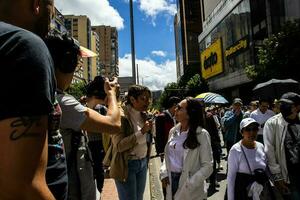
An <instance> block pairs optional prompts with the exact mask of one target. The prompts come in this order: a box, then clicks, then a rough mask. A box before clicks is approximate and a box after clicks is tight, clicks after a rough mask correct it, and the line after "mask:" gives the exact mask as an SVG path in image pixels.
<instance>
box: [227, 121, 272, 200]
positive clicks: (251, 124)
mask: <svg viewBox="0 0 300 200" xmlns="http://www.w3.org/2000/svg"><path fill="white" fill-rule="evenodd" d="M258 127H259V123H257V122H256V121H255V120H254V119H253V118H245V119H243V120H242V121H241V123H240V132H241V134H242V136H243V138H242V140H241V141H239V142H237V143H236V144H234V145H233V146H232V148H231V149H230V151H229V155H228V173H227V181H228V182H227V197H228V200H235V199H238V200H245V199H265V198H261V197H262V196H263V193H262V191H263V189H264V187H265V185H266V184H267V182H268V178H267V176H266V173H265V170H266V166H267V158H266V155H265V152H264V146H263V144H262V143H260V142H257V141H256V136H257V132H258Z"/></svg>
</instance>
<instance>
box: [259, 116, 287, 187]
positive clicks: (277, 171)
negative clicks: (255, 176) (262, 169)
mask: <svg viewBox="0 0 300 200" xmlns="http://www.w3.org/2000/svg"><path fill="white" fill-rule="evenodd" d="M287 125H288V123H287V122H286V121H285V120H284V118H283V116H282V114H281V113H280V114H277V115H275V116H273V117H271V118H270V119H268V121H267V122H266V123H265V126H264V131H263V136H264V145H265V153H266V155H267V160H268V166H269V168H270V171H271V174H272V175H273V176H274V177H273V178H274V179H275V180H278V179H283V180H284V181H285V182H287V183H289V177H288V171H287V166H286V158H285V147H284V139H285V136H286V133H287Z"/></svg>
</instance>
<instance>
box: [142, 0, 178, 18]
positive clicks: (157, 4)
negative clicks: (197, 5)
mask: <svg viewBox="0 0 300 200" xmlns="http://www.w3.org/2000/svg"><path fill="white" fill-rule="evenodd" d="M140 9H141V10H142V11H143V12H145V14H146V15H147V16H149V17H151V18H152V19H155V18H156V16H157V15H158V14H160V13H166V14H169V15H172V16H174V15H175V13H176V12H177V8H176V4H174V3H172V1H170V0H140Z"/></svg>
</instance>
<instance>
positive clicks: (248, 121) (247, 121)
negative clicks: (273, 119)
mask: <svg viewBox="0 0 300 200" xmlns="http://www.w3.org/2000/svg"><path fill="white" fill-rule="evenodd" d="M253 123H255V124H256V125H257V126H259V123H258V122H257V121H255V119H253V118H250V117H248V118H245V119H243V120H242V121H241V123H240V131H242V129H243V128H245V127H247V126H249V125H250V124H253Z"/></svg>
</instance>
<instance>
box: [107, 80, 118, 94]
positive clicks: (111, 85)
mask: <svg viewBox="0 0 300 200" xmlns="http://www.w3.org/2000/svg"><path fill="white" fill-rule="evenodd" d="M119 87H120V85H119V83H118V78H117V77H114V78H113V80H112V81H109V80H108V78H105V84H104V91H105V93H106V94H108V93H109V92H113V93H114V94H116V93H117V92H118V90H119Z"/></svg>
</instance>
